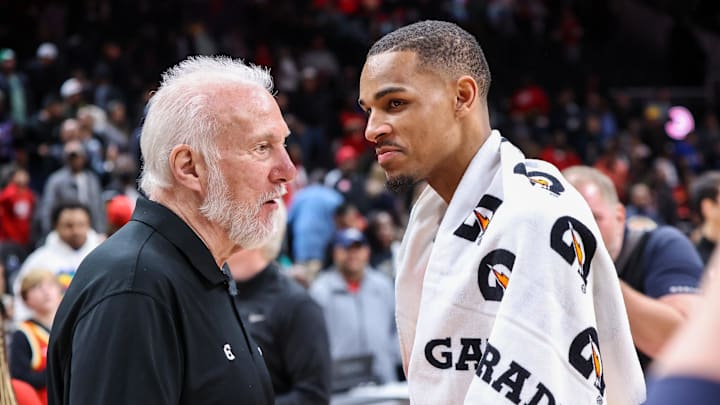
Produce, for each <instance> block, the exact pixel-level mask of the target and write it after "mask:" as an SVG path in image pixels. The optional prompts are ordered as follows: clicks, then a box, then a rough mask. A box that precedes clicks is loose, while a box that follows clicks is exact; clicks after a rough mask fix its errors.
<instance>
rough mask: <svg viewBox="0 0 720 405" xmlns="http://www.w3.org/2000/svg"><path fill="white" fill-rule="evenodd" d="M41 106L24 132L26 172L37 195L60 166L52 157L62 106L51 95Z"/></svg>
mask: <svg viewBox="0 0 720 405" xmlns="http://www.w3.org/2000/svg"><path fill="white" fill-rule="evenodd" d="M42 106H43V108H42V109H41V110H39V111H38V112H37V113H36V114H33V115H32V116H31V117H30V122H29V124H28V128H27V131H26V134H27V138H26V139H27V144H26V147H27V151H28V162H29V166H28V170H29V171H30V175H31V177H32V184H33V186H32V188H33V190H36V191H37V192H38V193H39V192H41V191H42V189H43V187H44V186H45V181H46V180H47V178H48V176H50V174H51V173H52V172H54V171H55V170H57V169H59V168H60V166H61V165H62V159H59V158H60V156H57V157H56V156H54V155H53V149H55V148H56V146H55V145H57V144H59V143H60V127H61V125H62V124H63V117H64V111H63V109H64V105H63V103H62V100H60V98H59V97H58V96H56V95H54V94H52V93H51V94H50V95H48V96H46V97H45V98H44V99H43V102H42Z"/></svg>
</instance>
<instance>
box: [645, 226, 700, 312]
mask: <svg viewBox="0 0 720 405" xmlns="http://www.w3.org/2000/svg"><path fill="white" fill-rule="evenodd" d="M643 262H644V271H645V275H646V276H645V294H646V295H648V296H650V297H653V298H659V297H662V296H663V295H667V294H677V293H694V292H696V291H697V288H698V286H699V284H700V279H701V277H702V273H703V264H702V260H701V259H700V256H699V255H698V253H697V251H696V250H695V247H694V246H693V244H692V242H690V240H689V239H688V238H687V237H686V236H685V235H683V234H682V233H681V232H680V231H678V230H677V229H675V228H673V227H669V226H663V227H660V228H657V229H656V230H655V231H653V234H652V236H651V237H650V239H649V240H648V242H647V245H646V247H645V253H644V255H643Z"/></svg>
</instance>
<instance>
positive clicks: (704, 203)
mask: <svg viewBox="0 0 720 405" xmlns="http://www.w3.org/2000/svg"><path fill="white" fill-rule="evenodd" d="M715 204H716V203H715V201H713V200H711V199H710V198H703V199H702V200H700V212H699V214H700V215H701V218H707V217H708V216H709V215H710V210H711V209H712V208H713V206H714V205H715Z"/></svg>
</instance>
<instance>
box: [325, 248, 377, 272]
mask: <svg viewBox="0 0 720 405" xmlns="http://www.w3.org/2000/svg"><path fill="white" fill-rule="evenodd" d="M369 260H370V248H369V247H368V245H367V244H364V243H361V242H356V243H353V244H352V245H350V246H348V247H342V246H335V248H334V249H333V261H334V263H335V266H336V267H337V268H338V270H339V271H340V273H342V274H343V275H344V276H345V278H347V279H349V280H359V279H360V278H362V275H363V273H364V271H365V267H366V266H367V264H368V261H369Z"/></svg>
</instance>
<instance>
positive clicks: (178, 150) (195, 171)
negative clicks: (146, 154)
mask: <svg viewBox="0 0 720 405" xmlns="http://www.w3.org/2000/svg"><path fill="white" fill-rule="evenodd" d="M168 163H169V164H170V170H171V171H172V174H173V178H175V181H176V182H177V183H178V184H180V185H182V186H183V187H186V188H188V189H190V190H193V191H196V192H198V193H200V192H202V190H203V184H202V181H201V179H202V178H203V177H205V176H203V174H204V172H205V166H204V162H202V160H201V158H200V155H199V154H198V153H197V152H196V151H194V150H193V148H192V147H190V145H186V144H181V145H177V146H175V147H174V148H173V149H172V151H170V159H169V162H168Z"/></svg>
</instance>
